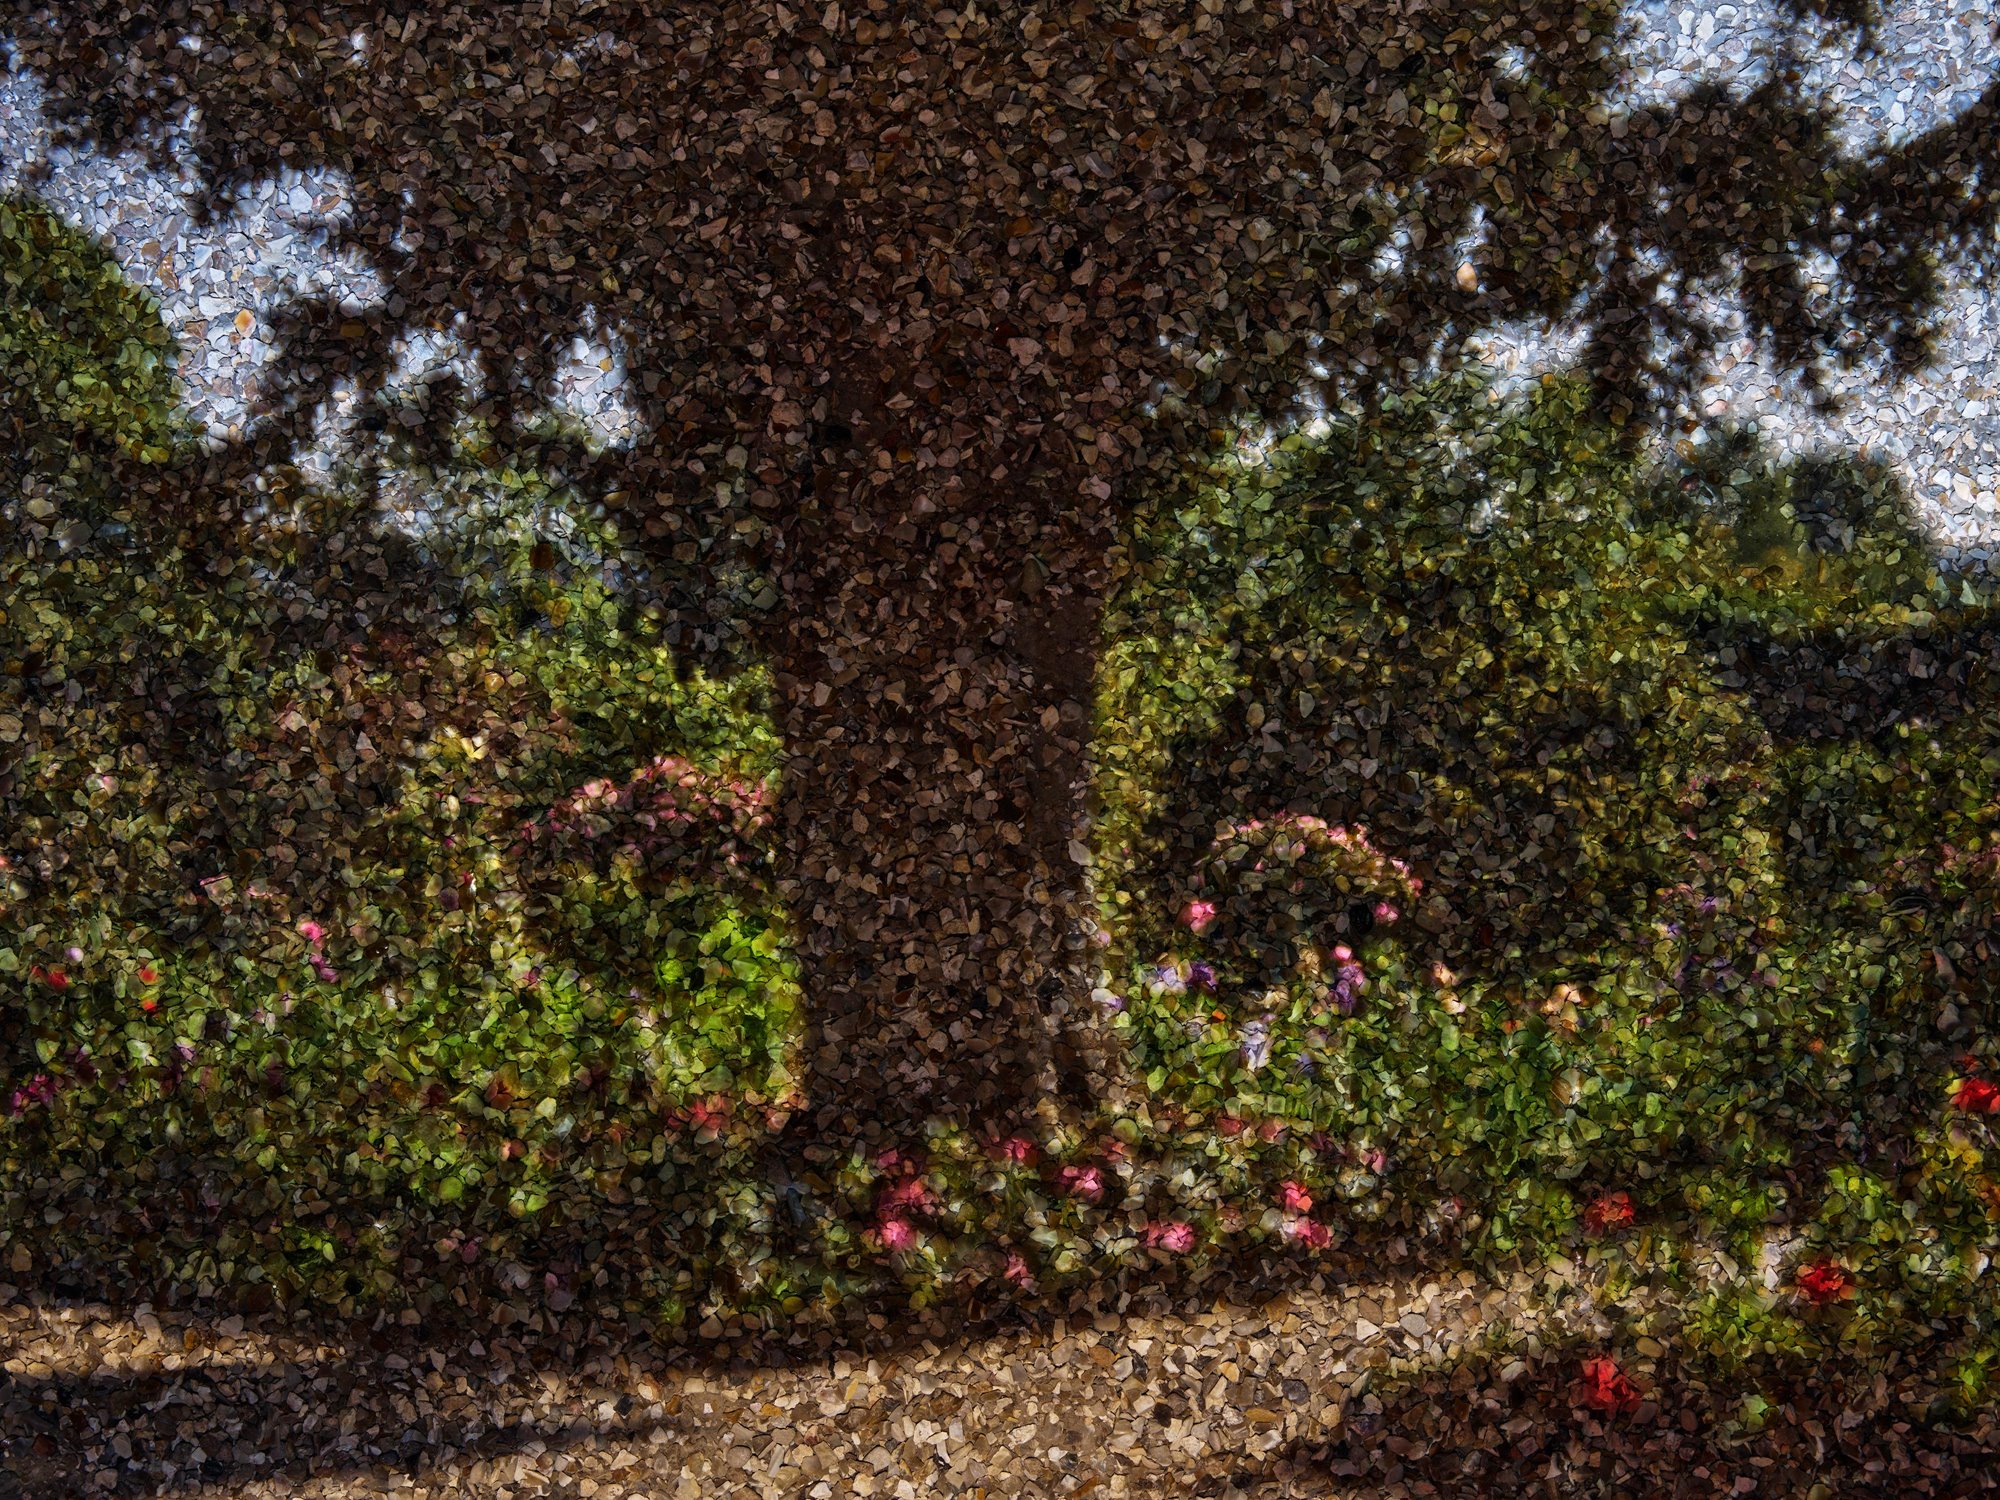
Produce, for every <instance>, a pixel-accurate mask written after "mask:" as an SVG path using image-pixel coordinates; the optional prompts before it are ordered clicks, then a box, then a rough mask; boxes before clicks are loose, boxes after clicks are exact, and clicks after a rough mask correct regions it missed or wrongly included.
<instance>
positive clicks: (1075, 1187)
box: [1056, 1167, 1104, 1203]
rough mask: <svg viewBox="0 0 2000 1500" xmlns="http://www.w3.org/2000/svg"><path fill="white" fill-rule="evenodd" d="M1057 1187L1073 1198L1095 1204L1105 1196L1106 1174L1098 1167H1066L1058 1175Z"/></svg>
mask: <svg viewBox="0 0 2000 1500" xmlns="http://www.w3.org/2000/svg"><path fill="white" fill-rule="evenodd" d="M1056 1186H1057V1187H1058V1188H1060V1189H1061V1190H1062V1191H1063V1192H1065V1193H1068V1194H1069V1195H1070V1196H1071V1197H1072V1198H1087V1199H1089V1200H1090V1201H1091V1202H1093V1203H1095V1202H1096V1201H1097V1200H1098V1199H1099V1198H1101V1197H1103V1196H1104V1173H1103V1172H1102V1171H1100V1170H1099V1169H1098V1168H1096V1167H1064V1168H1063V1169H1062V1170H1061V1171H1059V1172H1057V1173H1056Z"/></svg>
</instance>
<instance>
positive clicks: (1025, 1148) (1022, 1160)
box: [993, 1135, 1039, 1167]
mask: <svg viewBox="0 0 2000 1500" xmlns="http://www.w3.org/2000/svg"><path fill="white" fill-rule="evenodd" d="M993 1154H994V1155H996V1156H998V1157H999V1158H1000V1159H1001V1160H1002V1161H1010V1162H1012V1163H1014V1165H1015V1166H1017V1167H1028V1166H1033V1165H1034V1163H1035V1158H1036V1156H1037V1155H1039V1153H1038V1152H1037V1151H1036V1150H1035V1143H1034V1142H1033V1141H1031V1140H1029V1139H1028V1138H1027V1137H1026V1136H1019V1135H1010V1136H1008V1137H1007V1139H1006V1140H1004V1141H1002V1142H1000V1143H999V1145H997V1146H995V1147H994V1148H993Z"/></svg>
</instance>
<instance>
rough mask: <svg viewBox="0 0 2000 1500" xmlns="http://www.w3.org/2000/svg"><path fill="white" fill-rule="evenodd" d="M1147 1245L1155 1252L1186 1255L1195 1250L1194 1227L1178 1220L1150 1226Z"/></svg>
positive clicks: (1147, 1227)
mask: <svg viewBox="0 0 2000 1500" xmlns="http://www.w3.org/2000/svg"><path fill="white" fill-rule="evenodd" d="M1146 1243H1147V1244H1148V1245H1149V1246H1151V1247H1152V1248H1153V1249H1155V1250H1165V1251H1168V1252H1170V1253H1171V1254H1174V1255H1185V1254H1187V1253H1188V1251H1190V1250H1192V1249H1193V1248H1194V1226H1193V1225H1192V1224H1183V1223H1181V1222H1180V1221H1179V1220H1178V1219H1176V1220H1175V1221H1174V1222H1172V1223H1170V1224H1148V1225H1147V1226H1146Z"/></svg>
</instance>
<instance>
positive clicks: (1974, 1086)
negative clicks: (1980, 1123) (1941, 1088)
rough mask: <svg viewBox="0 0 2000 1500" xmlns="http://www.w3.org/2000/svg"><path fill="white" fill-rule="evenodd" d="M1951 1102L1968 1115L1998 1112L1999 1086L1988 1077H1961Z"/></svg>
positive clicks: (1999, 1108)
mask: <svg viewBox="0 0 2000 1500" xmlns="http://www.w3.org/2000/svg"><path fill="white" fill-rule="evenodd" d="M1951 1102H1952V1103H1953V1104H1956V1105H1957V1106H1958V1107H1959V1108H1960V1109H1962V1110H1964V1111H1965V1112H1966V1113H1967V1114H1970V1115H1992V1114H2000V1086H1995V1084H1994V1082H1993V1080H1992V1079H1990V1078H1961V1079H1960V1080H1959V1082H1958V1087H1957V1088H1955V1089H1953V1090H1952V1094H1951Z"/></svg>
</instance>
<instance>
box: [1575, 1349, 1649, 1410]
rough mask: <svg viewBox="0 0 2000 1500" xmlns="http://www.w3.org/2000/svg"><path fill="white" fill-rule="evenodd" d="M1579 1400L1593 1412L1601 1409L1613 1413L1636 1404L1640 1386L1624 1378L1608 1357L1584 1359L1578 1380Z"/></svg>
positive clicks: (1621, 1371)
mask: <svg viewBox="0 0 2000 1500" xmlns="http://www.w3.org/2000/svg"><path fill="white" fill-rule="evenodd" d="M1577 1395H1578V1399H1579V1400H1581V1401H1582V1402H1583V1404H1584V1405H1585V1406H1587V1407H1589V1408H1590V1409H1591V1410H1592V1411H1601V1412H1605V1413H1608V1414H1609V1415H1612V1416H1618V1415H1620V1414H1621V1413H1624V1412H1628V1411H1630V1410H1632V1408H1633V1407H1635V1406H1637V1405H1638V1404H1639V1388H1638V1387H1637V1386H1635V1385H1634V1384H1632V1382H1631V1381H1630V1380H1628V1379H1626V1377H1625V1372H1624V1371H1623V1370H1621V1369H1619V1368H1618V1362H1617V1361H1616V1360H1611V1359H1586V1360H1585V1361H1584V1362H1583V1377H1582V1379H1581V1380H1580V1381H1579V1382H1578V1391H1577Z"/></svg>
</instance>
